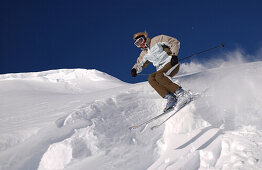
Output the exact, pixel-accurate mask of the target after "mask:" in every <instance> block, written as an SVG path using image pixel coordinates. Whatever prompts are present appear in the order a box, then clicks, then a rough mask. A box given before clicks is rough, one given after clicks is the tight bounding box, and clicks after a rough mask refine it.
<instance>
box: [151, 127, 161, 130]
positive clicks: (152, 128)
mask: <svg viewBox="0 0 262 170" xmlns="http://www.w3.org/2000/svg"><path fill="white" fill-rule="evenodd" d="M158 127H159V126H153V127H151V128H150V129H151V130H154V129H155V128H158Z"/></svg>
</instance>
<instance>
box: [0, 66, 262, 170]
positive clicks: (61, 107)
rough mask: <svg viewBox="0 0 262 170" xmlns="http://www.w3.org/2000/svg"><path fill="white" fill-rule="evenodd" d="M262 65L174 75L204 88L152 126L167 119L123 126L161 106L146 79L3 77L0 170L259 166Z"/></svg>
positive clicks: (72, 73)
mask: <svg viewBox="0 0 262 170" xmlns="http://www.w3.org/2000/svg"><path fill="white" fill-rule="evenodd" d="M261 66H262V63H261V62H257V63H248V64H240V65H237V66H236V67H235V66H234V65H233V66H229V67H223V68H222V69H220V68H218V69H212V70H207V71H205V72H197V73H195V74H188V75H186V76H181V75H180V76H178V77H177V78H176V79H174V81H176V82H178V83H182V85H183V87H184V88H185V89H191V90H193V91H195V92H199V91H203V89H206V88H208V90H207V92H206V95H205V96H203V97H201V98H199V99H198V100H196V101H193V102H191V103H190V104H188V105H187V106H185V107H184V108H183V109H182V110H181V111H179V112H178V113H177V114H176V115H175V116H173V117H172V118H171V119H170V120H169V121H168V122H166V123H165V124H164V125H163V126H161V127H159V128H158V129H155V130H153V131H152V130H150V128H149V127H151V126H153V125H155V124H158V123H159V122H161V120H163V119H164V118H163V119H160V120H156V121H154V122H152V123H150V124H149V125H148V126H146V127H142V128H140V129H137V130H132V131H130V130H129V129H128V127H130V126H132V125H134V124H138V123H141V122H143V121H144V120H148V119H150V118H152V117H154V116H156V115H158V114H160V113H161V111H162V109H163V107H164V104H165V101H164V100H163V99H161V98H160V97H159V96H158V95H157V94H156V93H155V92H154V90H153V89H152V88H151V87H149V85H148V84H147V83H138V84H134V85H131V84H127V83H123V82H121V81H119V80H117V79H115V78H114V77H111V76H109V75H107V74H105V73H102V72H99V71H96V70H90V71H89V70H83V69H76V70H52V71H47V72H40V73H26V74H24V73H21V74H7V75H0V89H1V91H0V97H1V98H4V100H2V101H1V102H0V106H1V110H0V114H1V117H2V118H1V120H0V121H1V122H0V123H1V125H0V132H1V134H0V169H3V170H5V169H8V170H18V169H19V170H28V169H29V170H31V169H32V170H34V169H39V170H51V169H67V170H75V169H79V170H81V169H92V170H96V169H97V170H103V169H104V170H107V169H127V170H129V169H130V170H133V169H141V170H142V169H149V170H156V169H159V170H162V169H167V170H173V169H182V170H187V169H188V170H192V169H201V170H204V169H223V170H231V169H262V163H261V162H262V153H261V152H260V151H261V150H262V131H261V128H262V126H261V125H260V122H261V121H262V116H261V104H262V101H261V98H262V93H261V92H262V91H261V90H260V88H259V87H260V83H262V78H261V77H260V76H258V75H257V74H254V73H262V69H261V68H262V67H261ZM202 69H203V68H201V70H202ZM18 84H19V86H18ZM105 88H107V89H105ZM244 88H248V89H249V91H243V90H242V89H244ZM102 89H103V90H102ZM232 101H234V102H232ZM247 101H249V102H250V104H249V105H247V104H246V103H247ZM170 114H172V112H170V113H169V114H167V115H166V116H164V117H167V116H168V115H170Z"/></svg>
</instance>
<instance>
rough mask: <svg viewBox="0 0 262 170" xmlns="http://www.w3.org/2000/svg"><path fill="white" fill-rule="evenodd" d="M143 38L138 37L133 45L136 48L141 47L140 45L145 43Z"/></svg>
mask: <svg viewBox="0 0 262 170" xmlns="http://www.w3.org/2000/svg"><path fill="white" fill-rule="evenodd" d="M145 41H146V40H145V38H144V37H139V38H138V39H136V41H135V42H134V44H135V45H136V46H137V47H141V45H142V44H144V43H145Z"/></svg>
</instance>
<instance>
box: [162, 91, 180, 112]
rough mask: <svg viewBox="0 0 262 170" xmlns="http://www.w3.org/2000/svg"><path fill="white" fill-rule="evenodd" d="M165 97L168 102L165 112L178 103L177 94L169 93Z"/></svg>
mask: <svg viewBox="0 0 262 170" xmlns="http://www.w3.org/2000/svg"><path fill="white" fill-rule="evenodd" d="M164 98H165V99H167V104H166V107H165V109H164V112H166V111H168V110H170V109H172V108H174V107H175V106H176V104H177V98H176V96H175V95H173V94H171V93H168V94H167V95H166V96H165V97H164Z"/></svg>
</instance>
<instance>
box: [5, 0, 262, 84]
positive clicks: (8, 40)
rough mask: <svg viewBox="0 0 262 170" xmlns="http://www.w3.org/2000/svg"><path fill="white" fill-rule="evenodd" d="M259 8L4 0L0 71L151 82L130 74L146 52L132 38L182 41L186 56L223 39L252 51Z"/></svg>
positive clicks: (186, 0)
mask: <svg viewBox="0 0 262 170" xmlns="http://www.w3.org/2000/svg"><path fill="white" fill-rule="evenodd" d="M261 7H262V1H259V0H256V1H252V0H249V1H245V0H244V1H233V0H231V1H230V0H228V1H221V0H212V1H210V0H203V1H201V0H199V1H195V0H180V1H177V0H170V1H169V0H166V1H159V0H158V1H154V0H151V1H146V0H144V1H136V0H132V1H131V0H130V1H124V0H122V1H118V0H103V1H101V0H96V1H91V0H75V1H73V0H23V1H18V0H17V1H14V0H1V1H0V21H1V27H0V74H3V73H17V72H31V71H45V70H50V69H62V68H85V69H97V70H100V71H103V72H106V73H108V74H110V75H112V76H115V77H117V78H119V79H121V80H123V81H126V82H130V83H135V82H140V81H146V80H147V77H145V76H140V77H137V78H132V77H131V76H130V70H131V68H132V66H133V64H134V63H135V61H136V58H137V56H138V55H139V53H140V49H138V48H136V47H135V46H134V44H133V40H132V36H133V34H134V33H136V32H141V31H144V30H146V31H147V32H148V34H149V36H150V37H154V36H156V35H159V34H166V35H169V36H173V37H176V38H177V39H178V40H180V42H181V48H180V53H179V57H181V58H182V57H185V56H188V55H191V54H193V53H195V52H199V51H201V50H205V49H206V48H210V47H213V46H216V45H218V44H220V43H222V42H224V43H225V44H226V48H224V49H223V50H228V51H230V50H234V49H236V48H238V47H240V48H242V49H243V50H245V51H246V52H247V53H249V54H253V53H255V52H256V51H257V50H258V49H259V48H260V47H261V43H262V36H261V30H262V22H261V16H262V10H261ZM221 50H222V49H220V50H216V51H213V52H210V53H207V54H204V55H201V56H197V57H195V58H194V59H195V60H199V62H204V60H208V59H210V57H211V56H214V54H215V53H221ZM221 57H223V56H221ZM189 61H190V60H187V61H185V62H189ZM153 71H155V70H154V68H153V66H149V67H148V68H146V69H145V70H144V71H143V72H142V73H152V72H153Z"/></svg>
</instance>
